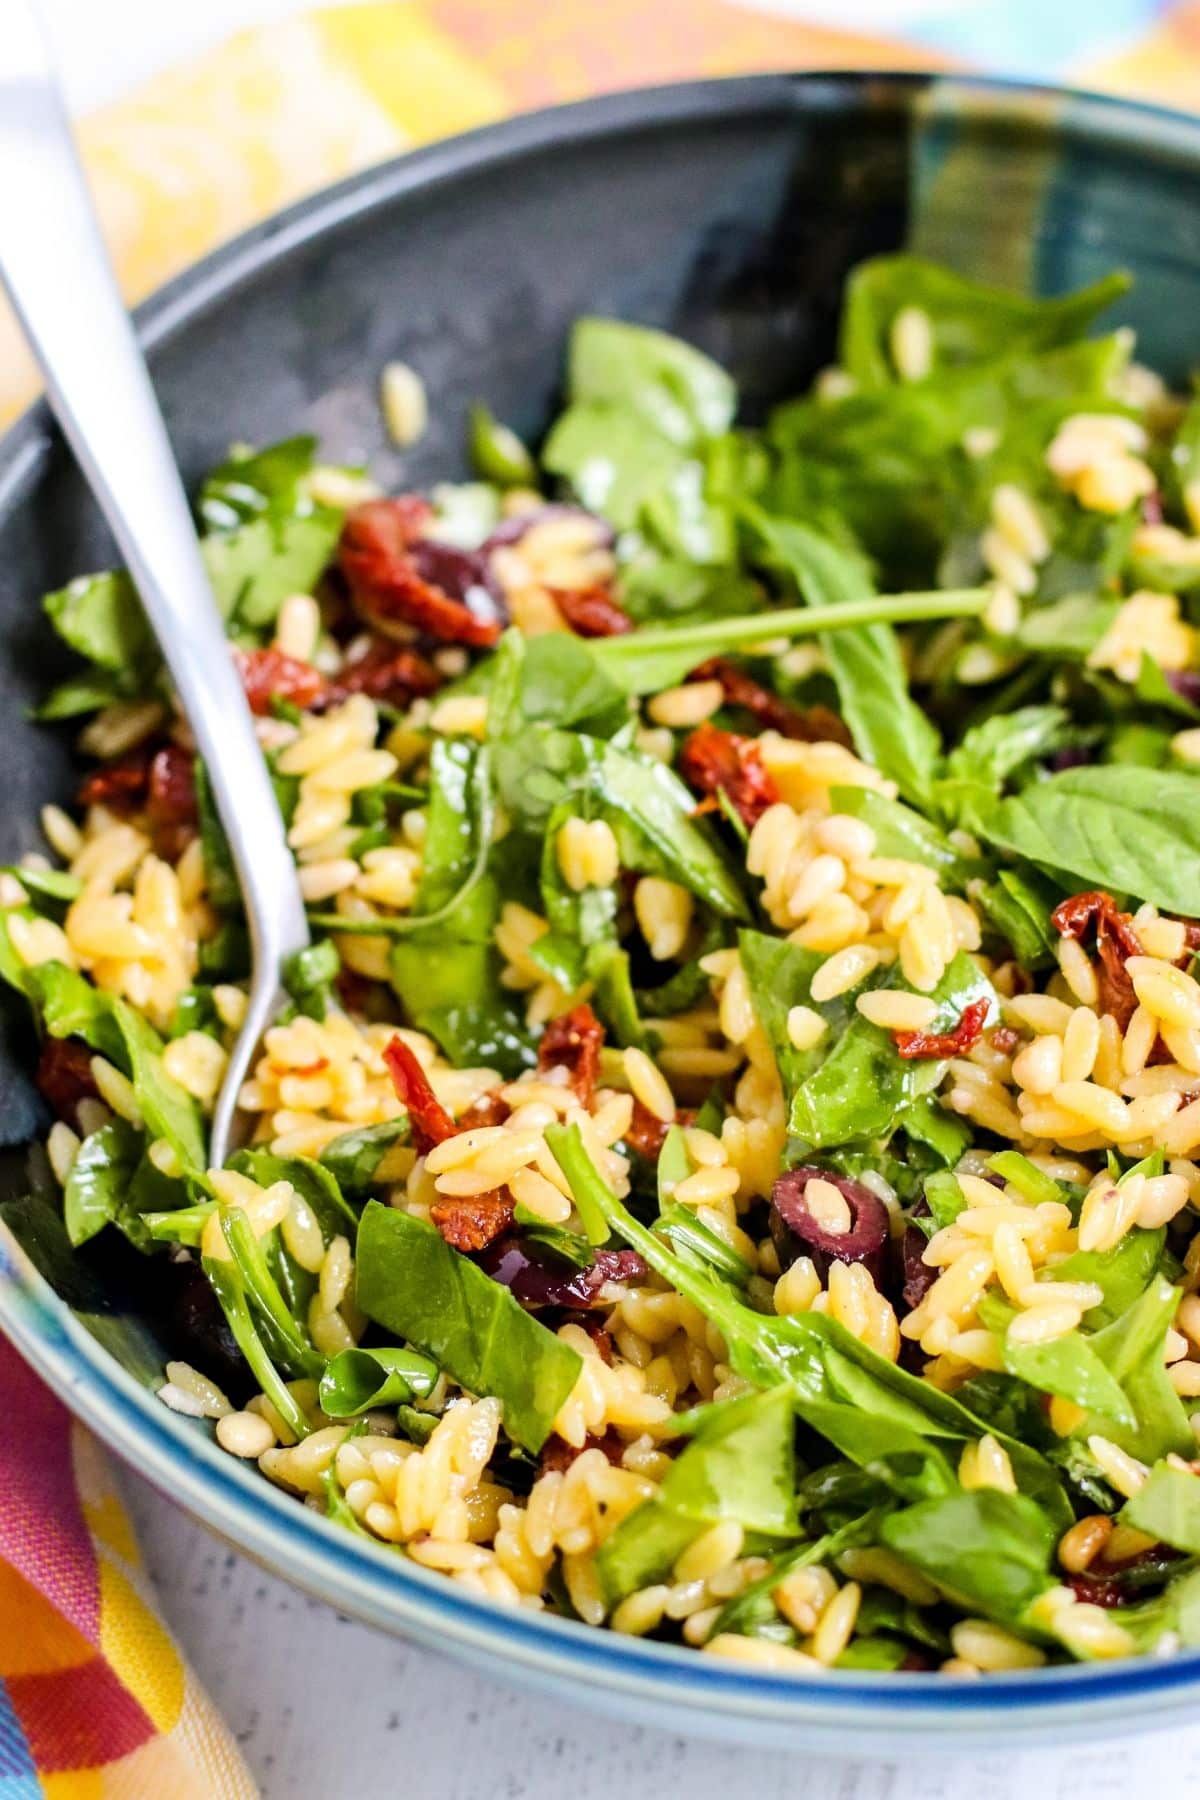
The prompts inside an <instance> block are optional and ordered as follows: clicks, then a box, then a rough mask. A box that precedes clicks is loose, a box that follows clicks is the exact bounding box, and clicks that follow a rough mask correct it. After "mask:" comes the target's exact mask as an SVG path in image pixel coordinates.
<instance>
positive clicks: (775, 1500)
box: [596, 1387, 799, 1605]
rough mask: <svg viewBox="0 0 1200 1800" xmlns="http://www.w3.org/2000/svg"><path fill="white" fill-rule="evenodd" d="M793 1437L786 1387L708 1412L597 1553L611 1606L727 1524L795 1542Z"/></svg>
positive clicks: (744, 1397) (738, 1399)
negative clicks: (648, 1494) (649, 1493)
mask: <svg viewBox="0 0 1200 1800" xmlns="http://www.w3.org/2000/svg"><path fill="white" fill-rule="evenodd" d="M794 1436H795V1427H794V1423H793V1416H792V1397H791V1395H790V1393H789V1392H788V1390H787V1389H786V1388H782V1387H780V1388H769V1389H767V1390H766V1391H765V1392H763V1393H757V1394H743V1395H739V1396H737V1397H736V1398H735V1399H730V1400H723V1401H720V1402H719V1403H718V1404H717V1405H715V1406H713V1407H710V1408H708V1409H707V1411H706V1413H705V1416H704V1418H703V1421H702V1423H701V1424H700V1425H699V1427H698V1429H697V1431H696V1434H695V1436H694V1437H693V1438H692V1441H691V1443H690V1444H689V1445H688V1446H687V1448H686V1450H684V1452H683V1454H682V1455H681V1456H679V1457H677V1458H676V1460H675V1461H674V1462H673V1463H672V1464H671V1467H670V1469H669V1470H668V1471H667V1473H666V1475H665V1476H664V1477H663V1480H662V1484H661V1486H660V1487H659V1490H658V1492H657V1494H655V1496H654V1497H653V1499H651V1500H645V1501H643V1502H642V1504H641V1505H640V1506H639V1507H636V1508H635V1509H634V1511H633V1512H631V1513H630V1514H629V1515H628V1517H626V1518H624V1519H622V1521H621V1523H620V1524H619V1525H618V1526H617V1529H616V1530H615V1531H614V1532H613V1534H612V1536H611V1537H609V1538H608V1539H607V1540H606V1542H605V1543H604V1544H603V1545H602V1547H601V1549H600V1551H599V1552H598V1554H597V1557H596V1571H597V1574H598V1575H599V1577H600V1581H601V1584H602V1586H603V1588H604V1591H605V1594H606V1596H607V1598H608V1600H609V1602H610V1604H613V1605H615V1604H616V1603H617V1602H618V1601H619V1600H622V1599H624V1597H625V1596H626V1594H631V1593H633V1592H634V1591H635V1590H636V1589H638V1588H641V1587H645V1586H646V1585H647V1583H649V1582H653V1581H657V1580H659V1579H660V1578H661V1577H662V1576H664V1575H666V1574H668V1573H669V1571H670V1569H671V1567H672V1565H673V1564H674V1562H675V1561H676V1559H677V1558H678V1557H679V1555H680V1554H681V1552H682V1551H683V1550H685V1549H686V1548H687V1546H688V1545H689V1544H690V1543H691V1542H692V1541H693V1539H695V1538H697V1537H699V1536H700V1533H701V1532H702V1531H706V1530H707V1529H708V1528H709V1527H710V1526H711V1525H716V1524H718V1523H720V1521H722V1520H724V1519H735V1520H736V1521H737V1522H738V1523H739V1524H740V1525H742V1526H743V1527H744V1528H745V1530H746V1532H747V1533H748V1534H752V1535H755V1536H761V1537H766V1538H774V1539H778V1538H786V1537H794V1536H796V1535H797V1534H798V1532H799V1524H798V1521H797V1518H796V1459H795V1450H794V1447H793V1439H794Z"/></svg>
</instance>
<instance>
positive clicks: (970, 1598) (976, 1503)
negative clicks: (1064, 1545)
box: [879, 1488, 1058, 1629]
mask: <svg viewBox="0 0 1200 1800" xmlns="http://www.w3.org/2000/svg"><path fill="white" fill-rule="evenodd" d="M879 1536H880V1540H881V1542H883V1543H884V1544H886V1545H887V1547H888V1549H890V1550H895V1551H896V1552H897V1554H898V1555H900V1556H903V1557H904V1558H905V1559H906V1561H908V1562H910V1563H911V1564H912V1565H913V1567H914V1568H915V1569H919V1570H920V1571H921V1573H922V1574H923V1575H927V1576H928V1577H929V1579H930V1580H931V1581H933V1582H936V1583H937V1585H938V1587H940V1588H941V1589H942V1590H943V1592H945V1593H946V1594H948V1595H949V1596H950V1598H951V1599H953V1600H956V1601H958V1602H959V1604H960V1605H963V1606H966V1607H968V1608H969V1609H970V1610H971V1611H973V1612H974V1611H978V1612H981V1613H982V1614H983V1615H984V1616H985V1617H986V1618H989V1619H995V1620H997V1621H998V1622H999V1623H1000V1624H1004V1625H1009V1626H1014V1627H1016V1628H1018V1629H1020V1627H1021V1625H1022V1621H1023V1619H1024V1615H1025V1614H1026V1612H1027V1611H1028V1608H1029V1607H1030V1605H1031V1604H1032V1603H1033V1601H1035V1600H1036V1599H1037V1598H1038V1596H1039V1594H1042V1593H1044V1592H1045V1591H1046V1589H1047V1588H1049V1587H1051V1586H1052V1585H1053V1577H1052V1575H1051V1558H1052V1557H1053V1554H1054V1548H1055V1543H1056V1541H1057V1536H1058V1527H1057V1524H1056V1522H1055V1521H1053V1520H1051V1519H1050V1518H1049V1517H1048V1516H1047V1514H1046V1513H1045V1512H1044V1511H1043V1510H1042V1508H1041V1507H1040V1506H1038V1505H1036V1504H1035V1502H1034V1501H1032V1500H1030V1499H1029V1498H1028V1497H1027V1496H1026V1495H1024V1494H1005V1493H1001V1492H1000V1490H999V1489H998V1488H978V1489H976V1490H975V1491H973V1492H970V1493H964V1492H963V1491H962V1490H961V1489H960V1490H959V1491H958V1492H956V1493H951V1494H945V1495H943V1496H941V1497H939V1498H937V1499H931V1500H921V1501H918V1502H917V1503H916V1505H914V1506H907V1507H903V1508H901V1509H900V1510H898V1511H896V1512H893V1513H889V1514H888V1515H887V1516H886V1517H885V1518H884V1519H883V1520H882V1521H881V1523H880V1526H879Z"/></svg>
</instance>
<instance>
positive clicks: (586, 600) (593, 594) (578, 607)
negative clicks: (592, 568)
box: [550, 587, 633, 638]
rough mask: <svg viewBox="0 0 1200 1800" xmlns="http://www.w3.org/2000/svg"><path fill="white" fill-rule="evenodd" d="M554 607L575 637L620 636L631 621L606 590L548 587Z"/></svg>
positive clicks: (628, 627)
mask: <svg viewBox="0 0 1200 1800" xmlns="http://www.w3.org/2000/svg"><path fill="white" fill-rule="evenodd" d="M550 593H551V594H552V595H553V597H554V604H555V605H556V606H557V607H558V610H559V612H560V613H561V614H562V616H563V618H564V619H565V620H566V622H567V624H568V625H569V626H570V627H571V630H572V631H573V632H574V633H575V635H576V636H577V637H585V638H599V637H621V636H623V635H624V633H625V632H627V631H632V630H633V620H632V619H631V618H630V616H629V614H628V613H627V612H626V611H625V609H624V608H623V607H621V606H618V605H617V602H616V601H615V600H614V599H613V597H612V595H611V594H610V593H609V591H608V589H607V588H605V587H593V588H551V589H550Z"/></svg>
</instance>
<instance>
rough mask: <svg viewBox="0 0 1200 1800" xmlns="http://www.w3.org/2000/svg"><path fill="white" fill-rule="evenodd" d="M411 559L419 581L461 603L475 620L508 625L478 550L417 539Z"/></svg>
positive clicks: (495, 586)
mask: <svg viewBox="0 0 1200 1800" xmlns="http://www.w3.org/2000/svg"><path fill="white" fill-rule="evenodd" d="M411 555H412V559H413V564H414V566H415V568H416V571H417V574H418V575H419V576H420V577H421V580H422V581H428V582H430V583H431V584H432V585H433V586H434V587H438V588H441V590H442V592H443V593H444V594H449V596H450V598H451V599H452V600H461V601H462V603H463V605H464V606H465V607H467V608H469V610H470V611H471V612H472V613H473V614H474V616H475V617H476V618H477V619H499V620H501V621H502V622H507V619H508V609H507V608H506V606H505V604H504V595H503V593H502V592H501V589H500V587H499V584H498V583H497V582H496V581H494V580H493V579H492V576H491V573H490V571H489V569H488V563H487V557H486V556H485V555H484V553H483V552H482V551H481V550H460V549H459V548H458V546H457V545H456V544H444V543H442V542H441V540H440V539H438V538H430V537H426V538H418V539H417V541H416V542H415V543H414V544H413V546H412V551H411Z"/></svg>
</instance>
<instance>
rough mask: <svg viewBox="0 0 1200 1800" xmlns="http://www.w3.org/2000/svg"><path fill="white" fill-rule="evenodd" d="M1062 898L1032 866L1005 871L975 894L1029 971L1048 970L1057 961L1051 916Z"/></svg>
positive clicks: (987, 915) (1000, 872)
mask: <svg viewBox="0 0 1200 1800" xmlns="http://www.w3.org/2000/svg"><path fill="white" fill-rule="evenodd" d="M1059 898H1060V890H1059V889H1058V888H1056V887H1054V886H1053V885H1052V883H1050V882H1048V881H1046V880H1045V878H1044V877H1043V876H1041V875H1039V874H1038V872H1037V870H1036V869H1034V868H1031V867H1029V866H1028V865H1025V866H1024V867H1018V868H1015V869H1001V870H999V871H998V873H997V875H996V879H995V881H985V882H981V883H980V885H979V886H978V887H977V888H976V889H975V890H974V892H973V899H974V903H975V905H976V907H978V909H979V910H980V911H981V912H982V913H983V915H984V918H985V919H986V920H987V922H988V924H989V925H990V926H991V928H992V930H993V931H994V932H995V933H996V934H997V936H999V937H1002V938H1003V939H1004V941H1005V943H1006V944H1008V945H1009V946H1010V948H1011V950H1012V953H1013V955H1014V956H1015V957H1016V959H1017V961H1018V962H1019V963H1020V964H1021V967H1022V968H1025V969H1044V968H1048V967H1049V965H1050V964H1051V963H1053V962H1054V961H1055V958H1056V955H1057V950H1058V937H1057V934H1056V933H1055V932H1054V931H1053V930H1052V929H1051V926H1050V914H1051V913H1052V912H1053V910H1054V908H1055V907H1056V906H1057V905H1058V902H1059Z"/></svg>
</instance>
